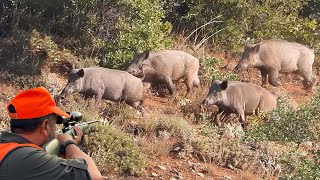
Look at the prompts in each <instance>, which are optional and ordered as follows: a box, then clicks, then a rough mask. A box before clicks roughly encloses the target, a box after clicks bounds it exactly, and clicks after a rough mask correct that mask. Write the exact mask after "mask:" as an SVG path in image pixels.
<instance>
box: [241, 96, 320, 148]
mask: <svg viewBox="0 0 320 180" xmlns="http://www.w3.org/2000/svg"><path fill="white" fill-rule="evenodd" d="M319 104H320V91H319V90H317V93H316V96H314V97H313V98H312V100H311V101H310V102H309V103H307V104H305V105H303V106H302V107H300V108H299V109H298V110H296V111H295V110H293V108H292V107H290V106H289V105H288V104H287V102H286V101H285V99H282V98H279V100H278V107H277V109H276V110H274V111H273V112H271V113H269V114H268V118H267V119H266V122H265V123H263V124H255V125H253V127H252V128H251V129H250V130H249V131H248V133H247V140H249V141H251V140H253V141H267V140H269V141H294V142H302V141H306V140H319V135H318V130H319V118H320V117H319V114H320V105H319Z"/></svg>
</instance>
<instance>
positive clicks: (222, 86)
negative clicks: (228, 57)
mask: <svg viewBox="0 0 320 180" xmlns="http://www.w3.org/2000/svg"><path fill="white" fill-rule="evenodd" d="M227 87H228V81H223V82H222V83H221V84H220V88H221V89H222V90H225V89H227Z"/></svg>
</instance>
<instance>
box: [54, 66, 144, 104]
mask: <svg viewBox="0 0 320 180" xmlns="http://www.w3.org/2000/svg"><path fill="white" fill-rule="evenodd" d="M75 92H78V93H80V94H83V95H84V96H85V97H94V96H96V98H97V102H100V101H101V99H106V100H111V101H115V102H119V101H124V102H126V103H127V104H129V105H131V106H133V107H135V108H142V105H143V84H142V81H141V79H139V78H137V77H135V76H133V75H131V74H129V73H128V72H126V71H120V70H115V69H108V68H102V67H90V68H83V69H72V70H71V72H70V74H69V79H68V83H67V85H66V87H65V88H64V89H63V90H62V92H61V94H60V95H59V97H58V98H59V99H60V98H65V97H66V96H68V95H70V94H72V93H75Z"/></svg>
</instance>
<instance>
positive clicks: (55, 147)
mask: <svg viewBox="0 0 320 180" xmlns="http://www.w3.org/2000/svg"><path fill="white" fill-rule="evenodd" d="M67 113H68V114H70V115H71V117H70V118H67V117H64V116H58V118H57V124H63V128H62V129H61V131H62V133H66V134H69V135H71V136H72V137H74V136H75V135H76V134H75V132H74V129H73V126H75V125H77V126H78V127H79V128H80V129H81V130H82V131H85V130H87V129H88V128H89V124H92V123H95V122H99V121H98V120H93V121H88V122H84V123H80V124H77V122H79V121H81V120H82V114H81V113H80V112H67ZM42 148H43V149H44V150H45V151H46V152H48V153H49V154H51V155H57V156H59V155H60V142H59V141H58V139H53V140H51V141H50V142H47V143H46V144H45V145H43V146H42Z"/></svg>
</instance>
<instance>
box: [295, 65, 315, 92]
mask: <svg viewBox="0 0 320 180" xmlns="http://www.w3.org/2000/svg"><path fill="white" fill-rule="evenodd" d="M298 73H299V74H300V75H301V76H302V77H303V85H304V87H305V88H312V86H313V84H314V83H315V81H316V78H315V77H314V76H313V75H312V67H311V68H310V69H307V70H299V72H298Z"/></svg>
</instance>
